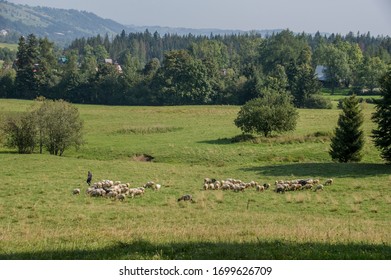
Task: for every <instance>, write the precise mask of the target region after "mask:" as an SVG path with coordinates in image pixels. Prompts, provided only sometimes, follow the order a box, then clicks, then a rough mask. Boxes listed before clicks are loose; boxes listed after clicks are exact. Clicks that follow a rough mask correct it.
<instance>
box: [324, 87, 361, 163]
mask: <svg viewBox="0 0 391 280" xmlns="http://www.w3.org/2000/svg"><path fill="white" fill-rule="evenodd" d="M363 122H364V116H363V113H362V110H361V107H360V104H359V102H358V99H357V97H356V96H355V95H352V96H350V97H349V98H345V100H344V101H343V103H342V113H341V114H340V116H339V119H338V126H337V128H336V129H335V134H334V136H333V138H332V139H331V149H330V151H329V154H330V156H331V158H332V159H333V160H334V161H339V162H351V161H354V162H358V161H360V160H361V158H362V154H361V150H362V148H363V147H364V132H363V130H362V128H361V126H362V124H363Z"/></svg>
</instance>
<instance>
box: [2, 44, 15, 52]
mask: <svg viewBox="0 0 391 280" xmlns="http://www.w3.org/2000/svg"><path fill="white" fill-rule="evenodd" d="M3 48H8V49H10V50H12V51H16V50H18V44H7V43H0V49H3Z"/></svg>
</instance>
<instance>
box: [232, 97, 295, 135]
mask: <svg viewBox="0 0 391 280" xmlns="http://www.w3.org/2000/svg"><path fill="white" fill-rule="evenodd" d="M297 118H298V113H297V110H296V108H295V107H294V106H293V103H292V98H291V96H290V95H289V94H288V93H286V92H283V93H277V92H273V91H271V92H267V93H264V95H263V97H260V98H255V99H252V100H250V101H248V102H247V103H246V104H245V105H244V106H243V107H242V108H241V109H240V111H239V113H238V117H237V118H236V119H235V125H236V126H237V127H238V128H240V129H241V130H242V132H244V133H258V134H263V135H264V136H265V137H269V136H270V135H271V133H272V132H278V133H281V132H285V131H290V130H294V129H295V128H296V122H297Z"/></svg>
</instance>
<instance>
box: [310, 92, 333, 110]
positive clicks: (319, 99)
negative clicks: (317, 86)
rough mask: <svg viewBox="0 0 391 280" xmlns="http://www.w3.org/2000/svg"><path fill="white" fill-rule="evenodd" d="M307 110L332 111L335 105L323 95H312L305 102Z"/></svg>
mask: <svg viewBox="0 0 391 280" xmlns="http://www.w3.org/2000/svg"><path fill="white" fill-rule="evenodd" d="M305 108H308V109H332V108H333V104H332V103H331V101H330V99H327V98H325V97H323V96H321V95H311V96H310V97H308V98H307V99H306V100H305Z"/></svg>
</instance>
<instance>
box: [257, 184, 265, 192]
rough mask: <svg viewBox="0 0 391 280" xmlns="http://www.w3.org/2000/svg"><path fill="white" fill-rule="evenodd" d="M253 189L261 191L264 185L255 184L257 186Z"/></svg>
mask: <svg viewBox="0 0 391 280" xmlns="http://www.w3.org/2000/svg"><path fill="white" fill-rule="evenodd" d="M255 190H256V191H257V192H263V191H264V190H265V187H264V186H260V185H257V186H256V187H255Z"/></svg>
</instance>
